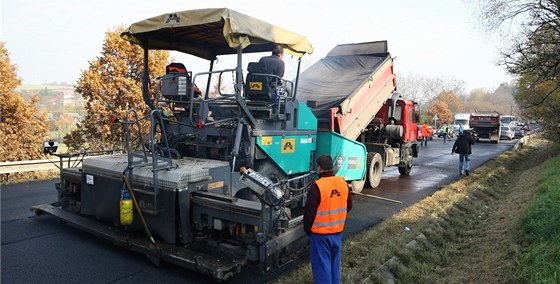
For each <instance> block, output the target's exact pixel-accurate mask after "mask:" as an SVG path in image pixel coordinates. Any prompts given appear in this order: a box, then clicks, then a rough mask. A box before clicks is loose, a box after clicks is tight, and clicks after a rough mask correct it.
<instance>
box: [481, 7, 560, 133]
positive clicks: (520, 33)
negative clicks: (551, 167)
mask: <svg viewBox="0 0 560 284" xmlns="http://www.w3.org/2000/svg"><path fill="white" fill-rule="evenodd" d="M478 2H479V3H477V4H476V5H477V6H476V7H480V8H478V11H479V12H480V19H481V23H482V26H483V27H485V28H486V29H487V30H488V31H490V32H498V33H499V32H501V31H507V32H504V33H503V34H504V35H505V36H504V38H505V39H507V40H508V41H509V44H508V46H507V47H506V48H505V49H504V50H503V51H502V52H501V60H500V63H501V64H502V65H503V66H505V67H506V69H507V71H508V72H509V73H510V74H512V75H514V76H515V77H517V79H518V81H517V83H518V85H519V86H518V87H519V94H518V95H517V96H516V101H517V103H518V104H519V105H520V107H521V108H522V109H521V111H522V113H523V114H524V115H525V116H527V117H540V118H542V119H543V122H544V126H545V128H546V129H548V130H550V131H551V132H550V133H552V134H554V135H555V136H560V133H559V131H560V130H558V126H557V125H558V122H557V118H556V114H557V112H556V113H554V112H553V113H552V115H551V112H550V109H556V110H558V106H559V105H560V102H559V101H560V92H559V91H560V71H559V70H560V1H558V0H479V1H478Z"/></svg>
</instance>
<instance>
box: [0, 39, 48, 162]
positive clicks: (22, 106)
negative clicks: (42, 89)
mask: <svg viewBox="0 0 560 284" xmlns="http://www.w3.org/2000/svg"><path fill="white" fill-rule="evenodd" d="M0 71H1V72H0V161H20V160H31V159H38V158H40V157H41V156H42V147H43V141H44V140H45V139H46V138H47V137H46V135H47V131H48V128H49V121H48V119H47V114H46V113H45V112H44V111H38V110H37V107H36V105H37V102H38V100H39V97H38V96H35V97H33V99H32V100H31V101H30V102H26V101H25V100H24V99H23V97H22V96H21V95H19V94H16V93H15V92H14V90H15V89H16V87H17V86H19V85H20V83H21V80H20V79H19V78H18V77H17V74H16V66H14V65H12V64H11V62H10V57H9V54H8V51H7V50H6V49H5V48H4V43H3V42H0Z"/></svg>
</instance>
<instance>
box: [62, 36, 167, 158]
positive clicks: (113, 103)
mask: <svg viewBox="0 0 560 284" xmlns="http://www.w3.org/2000/svg"><path fill="white" fill-rule="evenodd" d="M124 30H125V28H124V26H119V27H117V28H115V29H113V30H110V31H108V32H107V33H106V34H105V40H104V43H103V49H102V51H101V55H100V56H99V57H97V58H96V59H94V60H92V61H91V62H90V65H89V68H88V69H87V70H85V71H83V72H82V74H81V77H80V78H79V80H78V83H77V85H76V92H77V93H79V94H81V95H82V97H83V98H84V99H85V101H86V106H85V108H86V111H87V114H86V116H85V118H84V119H83V121H82V122H80V123H78V125H77V129H76V130H74V131H72V132H71V133H70V134H68V135H66V136H65V137H64V141H65V143H66V144H67V145H68V146H69V148H70V150H78V149H81V148H83V147H86V148H87V149H89V150H99V149H110V148H113V147H121V148H122V147H123V145H122V141H123V137H124V127H123V126H122V124H118V123H116V124H115V123H112V122H111V118H112V117H113V116H117V117H119V118H120V119H121V120H123V119H124V117H125V114H126V112H127V111H128V110H129V109H134V110H136V111H137V113H138V115H139V116H143V115H146V113H147V111H148V107H147V105H146V104H145V102H144V101H143V98H142V91H141V89H142V73H143V71H144V70H143V69H144V66H143V57H144V51H143V49H142V48H141V47H139V46H138V45H133V44H131V43H130V42H128V41H126V40H123V39H121V37H120V34H121V33H122V32H123V31H124ZM148 56H149V66H148V68H149V74H151V75H152V76H151V80H152V82H151V84H150V86H151V90H150V92H151V93H153V92H154V90H155V86H156V83H155V81H154V79H155V78H156V77H157V76H159V75H162V74H165V66H166V64H167V63H168V59H169V52H167V51H161V50H158V51H150V52H149V55H148ZM131 118H132V117H131ZM142 128H143V129H144V133H145V131H146V129H147V125H146V121H144V122H143V127H142Z"/></svg>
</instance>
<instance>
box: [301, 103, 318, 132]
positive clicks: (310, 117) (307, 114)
mask: <svg viewBox="0 0 560 284" xmlns="http://www.w3.org/2000/svg"><path fill="white" fill-rule="evenodd" d="M297 128H298V130H316V129H317V118H316V117H315V115H314V114H313V112H312V111H311V109H310V108H309V107H308V106H307V105H306V104H304V103H301V102H300V103H299V106H298V115H297Z"/></svg>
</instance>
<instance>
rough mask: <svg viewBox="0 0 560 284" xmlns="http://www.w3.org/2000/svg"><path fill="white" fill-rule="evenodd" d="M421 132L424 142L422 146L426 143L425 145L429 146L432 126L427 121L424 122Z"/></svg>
mask: <svg viewBox="0 0 560 284" xmlns="http://www.w3.org/2000/svg"><path fill="white" fill-rule="evenodd" d="M420 134H422V142H420V147H422V144H424V146H426V147H427V146H428V137H429V136H430V128H429V125H428V122H427V121H424V124H422V128H421V129H420Z"/></svg>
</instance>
